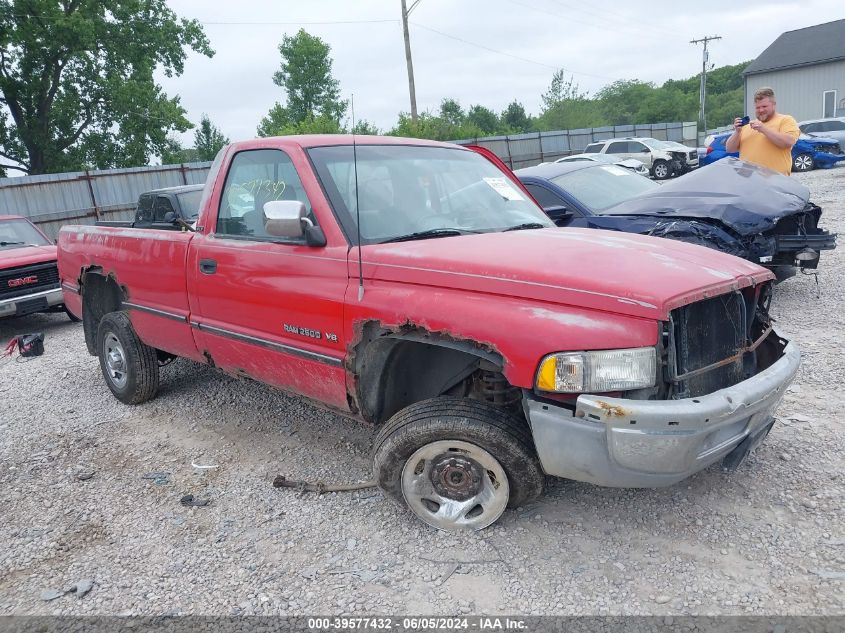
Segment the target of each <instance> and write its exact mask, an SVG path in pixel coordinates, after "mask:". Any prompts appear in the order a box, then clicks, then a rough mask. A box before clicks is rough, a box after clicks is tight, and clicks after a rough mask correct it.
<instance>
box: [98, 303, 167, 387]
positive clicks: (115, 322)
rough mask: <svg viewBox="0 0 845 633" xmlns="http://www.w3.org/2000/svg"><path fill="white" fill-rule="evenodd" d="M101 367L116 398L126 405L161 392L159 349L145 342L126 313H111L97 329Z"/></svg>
mask: <svg viewBox="0 0 845 633" xmlns="http://www.w3.org/2000/svg"><path fill="white" fill-rule="evenodd" d="M97 350H98V356H99V358H100V369H102V371H103V377H104V378H105V379H106V384H107V385H108V387H109V389H111V392H112V393H113V394H114V396H115V398H117V399H118V400H120V401H121V402H123V403H124V404H141V403H142V402H146V401H147V400H152V399H153V398H154V397H155V395H156V392H157V391H158V359H157V358H156V351H155V349H153V348H152V347H150V346H149V345H145V344H144V343H142V342H141V340H140V339H139V338H138V335H137V334H136V333H135V330H134V329H133V328H132V322H131V321H130V320H129V316H128V315H127V314H126V313H125V312H110V313H108V314H107V315H105V316H104V317H103V318H102V320H101V321H100V325H99V328H98V329H97Z"/></svg>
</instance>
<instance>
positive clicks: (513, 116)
mask: <svg viewBox="0 0 845 633" xmlns="http://www.w3.org/2000/svg"><path fill="white" fill-rule="evenodd" d="M499 122H500V129H501V130H502V131H503V132H505V133H511V132H512V133H517V134H519V133H520V132H530V131H531V127H532V125H531V118H530V117H529V116H528V115H527V114H525V106H523V105H522V104H521V103H520V102H519V101H516V100H513V101H512V102H511V103H510V104H509V105H508V107H507V108H505V109H504V110H503V111H502V114H501V116H500V117H499Z"/></svg>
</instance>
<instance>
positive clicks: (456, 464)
mask: <svg viewBox="0 0 845 633" xmlns="http://www.w3.org/2000/svg"><path fill="white" fill-rule="evenodd" d="M373 474H374V477H375V480H376V482H377V483H378V486H379V488H381V489H382V491H383V492H384V493H385V495H386V496H388V497H389V498H391V499H393V500H394V501H396V502H397V503H399V504H402V505H407V507H408V508H410V510H411V511H412V512H413V513H414V514H416V515H417V517H418V518H419V519H420V520H422V521H424V522H425V523H427V524H429V525H431V526H433V527H436V528H438V529H441V530H447V531H457V530H480V529H483V528H485V527H487V526H488V525H490V524H492V523H494V522H495V521H496V520H497V519H498V518H499V517H500V516H501V514H502V512H504V510H505V508H506V507H510V508H513V507H517V506H520V505H522V504H524V503H526V502H528V501H530V500H532V499H534V498H535V497H537V496H538V495H539V494H540V493H541V492H542V490H543V482H544V479H545V476H544V474H543V471H542V469H541V467H540V463H539V461H538V459H537V453H536V451H535V449H534V443H533V440H532V438H531V434H530V432H529V430H528V425H527V424H526V423H525V422H524V421H521V420H518V419H516V418H514V417H513V416H511V415H510V414H508V413H506V412H505V411H503V410H502V409H500V408H499V407H496V406H494V405H492V404H489V403H487V402H481V401H478V400H469V399H466V398H451V397H438V398H432V399H430V400H423V401H422V402H417V403H415V404H412V405H411V406H409V407H406V408H405V409H402V410H401V411H399V412H398V413H397V414H396V415H394V416H393V417H392V418H390V420H388V421H387V423H386V424H385V425H384V427H383V428H382V429H381V430H380V431H379V433H378V435H377V437H376V440H375V446H374V449H373Z"/></svg>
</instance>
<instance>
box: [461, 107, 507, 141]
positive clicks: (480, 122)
mask: <svg viewBox="0 0 845 633" xmlns="http://www.w3.org/2000/svg"><path fill="white" fill-rule="evenodd" d="M466 122H467V123H468V124H470V125H474V126H475V127H477V128H478V129H480V130H481V131H482V132H484V133H485V134H495V133H496V132H498V131H499V129H500V125H499V117H497V116H496V113H495V112H493V111H492V110H490V109H489V108H485V107H484V106H481V105H474V106H471V107H470V109H469V111H468V112H467V116H466Z"/></svg>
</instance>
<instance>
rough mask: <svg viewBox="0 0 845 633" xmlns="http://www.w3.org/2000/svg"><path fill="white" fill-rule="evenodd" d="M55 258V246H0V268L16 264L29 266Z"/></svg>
mask: <svg viewBox="0 0 845 633" xmlns="http://www.w3.org/2000/svg"><path fill="white" fill-rule="evenodd" d="M55 260H56V247H55V246H54V245H52V244H50V245H48V246H16V247H5V248H0V269H2V268H14V267H16V266H29V265H30V264H42V263H44V262H49V261H55Z"/></svg>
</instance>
